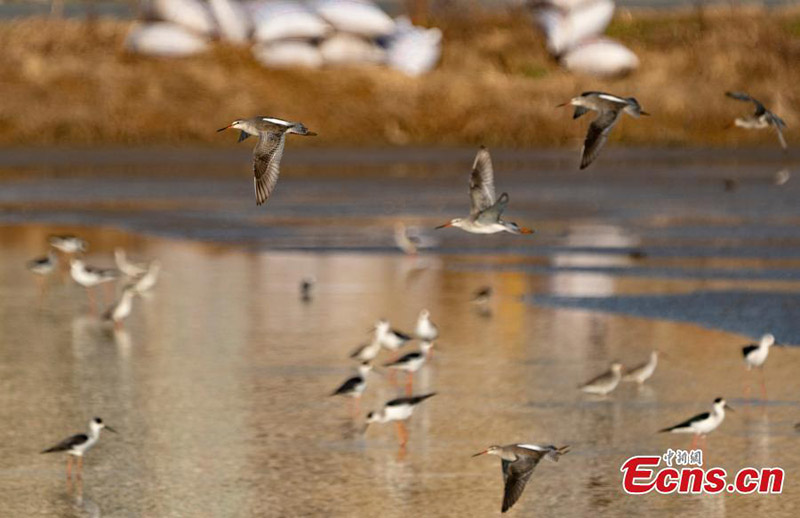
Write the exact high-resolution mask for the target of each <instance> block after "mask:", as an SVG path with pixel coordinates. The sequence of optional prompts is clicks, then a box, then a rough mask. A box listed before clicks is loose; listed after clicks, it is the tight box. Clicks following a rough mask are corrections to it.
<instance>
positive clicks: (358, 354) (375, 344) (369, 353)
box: [350, 330, 382, 362]
mask: <svg viewBox="0 0 800 518" xmlns="http://www.w3.org/2000/svg"><path fill="white" fill-rule="evenodd" d="M377 335H378V333H377V330H376V332H375V337H374V338H373V339H372V341H371V342H369V343H366V344H363V345H359V346H358V347H357V348H356V349H355V350H354V351H353V352H352V353H350V358H353V359H355V360H359V361H362V362H365V361H366V362H368V361H372V360H374V359H375V357H376V356H378V353H379V352H381V347H382V346H381V342H380V340H378V336H377Z"/></svg>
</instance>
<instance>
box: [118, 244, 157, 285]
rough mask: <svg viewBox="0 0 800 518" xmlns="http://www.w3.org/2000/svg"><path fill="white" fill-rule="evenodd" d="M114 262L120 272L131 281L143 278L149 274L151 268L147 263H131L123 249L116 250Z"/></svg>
mask: <svg viewBox="0 0 800 518" xmlns="http://www.w3.org/2000/svg"><path fill="white" fill-rule="evenodd" d="M114 262H115V263H116V264H117V268H118V269H119V271H121V272H122V273H123V274H124V275H125V276H126V277H130V278H131V279H136V278H138V277H141V276H142V275H144V274H145V273H147V270H148V268H149V265H148V264H146V263H134V262H131V261H129V260H128V254H127V253H125V249H124V248H122V247H117V248H115V249H114Z"/></svg>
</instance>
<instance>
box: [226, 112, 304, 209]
mask: <svg viewBox="0 0 800 518" xmlns="http://www.w3.org/2000/svg"><path fill="white" fill-rule="evenodd" d="M229 128H230V129H236V130H239V131H240V133H239V142H241V141H243V140H245V139H246V138H248V137H250V136H256V137H258V144H256V147H255V149H253V175H254V176H255V179H254V185H255V191H256V205H261V204H263V203H265V202H266V201H267V199H268V198H269V197H270V195H271V194H272V191H273V190H274V189H275V185H276V184H277V183H278V176H279V175H280V165H281V158H282V157H283V148H284V146H285V145H286V135H288V134H290V133H295V134H297V135H304V136H307V137H313V136H315V135H316V133H314V132H312V131H309V130H308V128H306V127H305V126H304V125H303V124H302V123H299V122H291V121H285V120H283V119H278V118H275V117H263V116H260V115H259V116H256V117H250V118H249V119H238V120H235V121H233V122H232V123H230V124H229V125H228V126H225V127H224V128H220V129H218V130H217V131H225V130H226V129H229Z"/></svg>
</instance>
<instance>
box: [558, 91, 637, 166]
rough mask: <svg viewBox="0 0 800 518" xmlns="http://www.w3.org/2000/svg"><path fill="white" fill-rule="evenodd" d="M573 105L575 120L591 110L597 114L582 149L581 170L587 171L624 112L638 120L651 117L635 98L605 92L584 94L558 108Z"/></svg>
mask: <svg viewBox="0 0 800 518" xmlns="http://www.w3.org/2000/svg"><path fill="white" fill-rule="evenodd" d="M568 104H570V105H572V106H574V107H575V112H574V113H573V115H572V118H573V119H577V118H578V117H580V116H582V115H583V114H585V113H587V112H588V111H589V110H593V111H596V112H597V114H598V115H597V117H596V118H595V119H594V120H593V121H592V123H591V124H589V130H588V131H587V133H586V139H585V140H584V141H583V149H581V166H580V168H581V169H585V168H586V167H588V166H589V164H591V163H592V162H594V160H595V159H596V158H597V157H598V156H599V155H600V150H601V149H603V146H604V145H605V143H606V141H607V140H608V135H609V134H610V133H611V130H612V129H613V128H614V126H615V125H616V124H617V122H619V118H620V115H622V113H623V112H625V113H627V114H628V115H630V116H632V117H636V118H637V119H638V118H639V116H641V115H650V114H649V113H647V112H646V111H643V110H642V107H641V106H640V105H639V101H637V100H636V99H635V98H633V97H619V96H616V95H613V94H608V93H605V92H583V93H582V94H580V95H579V96H578V97H573V98H572V99H570V101H569V102H566V103H563V104H559V105H558V107H561V106H566V105H568Z"/></svg>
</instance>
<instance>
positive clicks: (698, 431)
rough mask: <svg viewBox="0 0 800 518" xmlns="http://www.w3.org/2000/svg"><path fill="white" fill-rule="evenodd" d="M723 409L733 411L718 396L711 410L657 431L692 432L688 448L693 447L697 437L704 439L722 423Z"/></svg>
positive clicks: (723, 417)
mask: <svg viewBox="0 0 800 518" xmlns="http://www.w3.org/2000/svg"><path fill="white" fill-rule="evenodd" d="M725 409H728V410H730V411H731V412H733V409H732V408H731V407H729V406H728V403H726V402H725V400H724V399H723V398H721V397H718V398H717V399H715V400H714V405H713V407H712V408H711V412H703V413H702V414H697V415H696V416H694V417H692V418H691V419H687V420H686V421H684V422H682V423H678V424H676V425H675V426H670V427H669V428H664V429H663V430H659V431H658V432H659V433H665V432H667V433H691V434H694V439H693V440H692V446H691V448H690V449H694V448H695V446H696V445H697V439H698V438H700V437H701V436H702V437H703V440H704V441H705V436H706V435H707V434H709V433H711V432H713V431H714V430H716V429H717V427H718V426H719V425H721V424H722V421H724V420H725Z"/></svg>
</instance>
